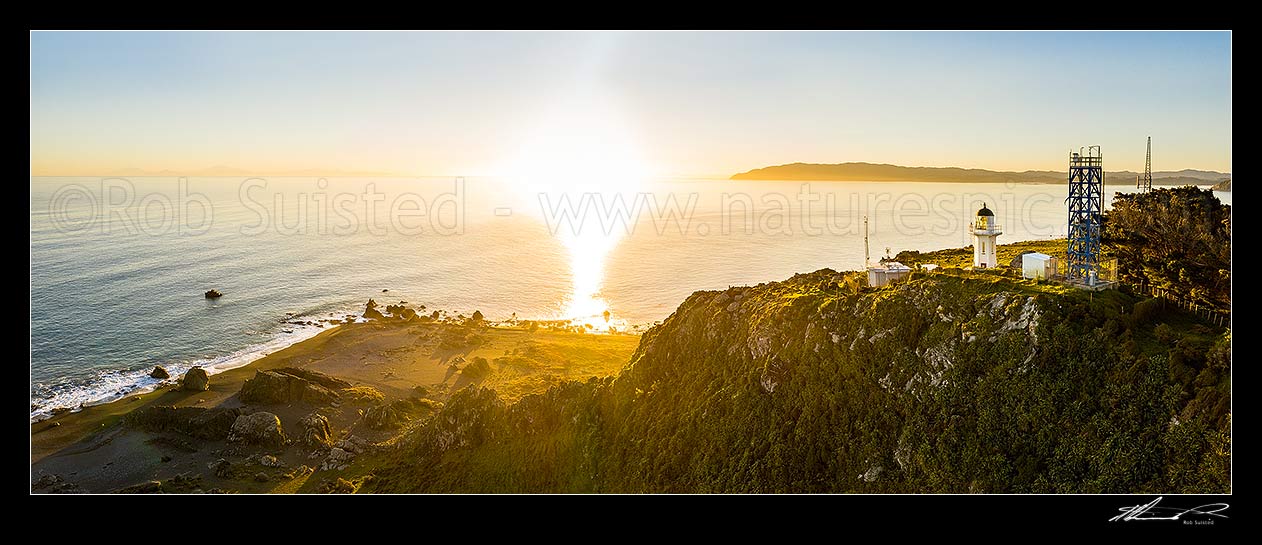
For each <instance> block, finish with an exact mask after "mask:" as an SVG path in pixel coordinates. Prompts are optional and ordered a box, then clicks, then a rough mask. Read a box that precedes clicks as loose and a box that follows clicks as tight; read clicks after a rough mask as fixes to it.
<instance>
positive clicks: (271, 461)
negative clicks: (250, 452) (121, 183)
mask: <svg viewBox="0 0 1262 545" xmlns="http://www.w3.org/2000/svg"><path fill="white" fill-rule="evenodd" d="M259 465H261V466H263V467H285V464H284V463H282V462H281V461H280V460H278V459H277V458H276V457H275V456H272V455H271V454H264V455H263V456H260V457H259Z"/></svg>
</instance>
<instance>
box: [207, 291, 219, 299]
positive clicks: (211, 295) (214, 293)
mask: <svg viewBox="0 0 1262 545" xmlns="http://www.w3.org/2000/svg"><path fill="white" fill-rule="evenodd" d="M220 297H223V294H222V293H219V290H210V291H208V292H206V298H207V299H218V298H220Z"/></svg>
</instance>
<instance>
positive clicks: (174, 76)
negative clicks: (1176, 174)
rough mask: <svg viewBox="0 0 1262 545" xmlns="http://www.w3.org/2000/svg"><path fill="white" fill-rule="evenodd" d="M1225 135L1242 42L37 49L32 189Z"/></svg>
mask: <svg viewBox="0 0 1262 545" xmlns="http://www.w3.org/2000/svg"><path fill="white" fill-rule="evenodd" d="M543 127H549V128H548V129H546V130H545V129H543ZM1231 130H1232V126H1231V36H1230V34H1228V33H1186V32H1185V33H1136V32H1120V33H1046V32H1043V33H1038V32H1035V33H946V32H936V33H934V32H926V33H911V32H891V33H876V32H845V33H825V32H804V33H349V32H342V33H299V32H280V33H251V32H236V33H232V32H229V33H210V32H191V33H157V32H142V33H124V32H112V33H66V32H62V33H45V32H37V33H32V34H31V162H32V171H33V173H34V174H36V175H41V174H83V175H93V174H108V173H109V171H113V170H118V169H120V168H124V167H136V168H143V169H149V170H161V169H175V170H198V169H203V168H205V167H210V166H214V165H228V166H232V167H237V168H244V169H250V170H255V171H259V172H273V173H275V172H285V171H295V170H305V169H341V170H366V171H388V172H393V173H399V174H408V175H442V176H446V175H469V176H475V175H488V174H506V173H507V172H505V170H506V169H508V170H511V169H512V166H511V165H513V164H515V163H514V159H513V158H514V157H518V156H520V155H521V154H522V153H523V150H530V149H534V147H537V146H538V145H539V143H538V142H534V141H532V139H533V140H537V139H540V138H549V137H548V136H540V135H547V134H552V135H555V134H556V133H557V132H558V131H561V132H568V133H578V135H577V136H574V138H576V139H577V140H564V139H562V140H558V141H557V142H584V145H586V146H587V147H585V148H584V149H582V150H575V153H576V154H578V153H586V154H587V155H588V156H589V157H590V156H592V154H593V153H594V154H595V157H596V158H597V159H599V158H600V157H604V156H605V155H604V154H601V153H598V152H593V151H592V150H593V149H597V150H598V149H600V147H601V146H604V147H606V148H608V147H621V148H626V147H632V148H634V150H633V151H631V152H627V153H623V152H621V151H619V152H616V153H613V154H612V155H610V156H616V157H624V158H625V157H636V158H637V159H636V160H637V161H641V162H643V163H644V164H645V165H646V168H648V169H649V170H650V171H652V172H655V173H659V174H664V175H684V176H704V175H723V176H726V175H728V174H732V173H735V172H740V171H744V170H748V169H751V168H757V167H762V166H767V165H774V164H781V163H790V162H798V161H801V162H817V163H836V162H843V161H868V162H882V163H895V164H903V165H913V166H961V167H976V168H990V169H1003V170H1026V169H1050V170H1061V169H1063V168H1064V166H1065V162H1066V154H1067V152H1068V150H1069V148H1071V147H1072V148H1077V147H1078V146H1083V145H1088V144H1101V145H1103V147H1104V154H1105V165H1106V168H1108V169H1109V170H1120V169H1130V170H1135V169H1142V167H1143V153H1144V138H1145V136H1148V135H1151V136H1152V137H1153V155H1154V157H1153V169H1154V170H1171V169H1181V168H1199V169H1212V170H1223V171H1225V170H1229V169H1230V164H1231ZM611 135H612V136H611ZM532 146H534V147H532ZM545 146H546V144H545ZM556 147H560V149H561V150H562V151H563V152H564V151H566V150H568V149H569V148H567V147H565V144H563V143H562V144H556V143H554V144H553V148H556ZM553 152H554V153H555V152H556V150H555V149H554V150H553ZM560 155H561V156H564V153H562V154H560ZM597 162H599V161H597Z"/></svg>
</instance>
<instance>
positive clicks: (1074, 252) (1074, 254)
mask: <svg viewBox="0 0 1262 545" xmlns="http://www.w3.org/2000/svg"><path fill="white" fill-rule="evenodd" d="M1079 152H1081V150H1079ZM1065 202H1066V203H1068V204H1069V249H1068V251H1067V252H1066V257H1067V259H1066V261H1067V265H1068V267H1067V270H1066V276H1067V277H1068V278H1070V279H1075V280H1081V281H1084V282H1088V281H1090V280H1093V279H1094V278H1095V276H1096V274H1098V273H1099V259H1100V226H1101V216H1100V214H1101V213H1102V212H1103V211H1104V167H1103V157H1102V155H1101V154H1100V146H1091V147H1089V148H1087V153H1086V154H1085V155H1084V154H1082V153H1070V154H1069V198H1067V199H1065ZM1092 273H1096V274H1092Z"/></svg>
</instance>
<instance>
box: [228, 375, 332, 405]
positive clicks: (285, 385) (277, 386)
mask: <svg viewBox="0 0 1262 545" xmlns="http://www.w3.org/2000/svg"><path fill="white" fill-rule="evenodd" d="M349 386H350V383H349V382H346V381H344V380H339V379H336V378H333V377H330V376H328V375H326V374H324V373H317V372H315V371H308V370H306V369H297V368H293V367H283V368H280V369H270V370H266V371H258V372H256V373H255V374H254V378H251V379H250V380H247V381H245V384H242V385H241V393H240V398H241V401H244V402H247V403H292V402H295V401H302V402H305V403H312V404H328V403H332V402H334V401H336V400H337V399H338V398H339V397H340V396H339V395H338V393H337V392H336V391H335V390H340V389H342V388H347V387H349Z"/></svg>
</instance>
